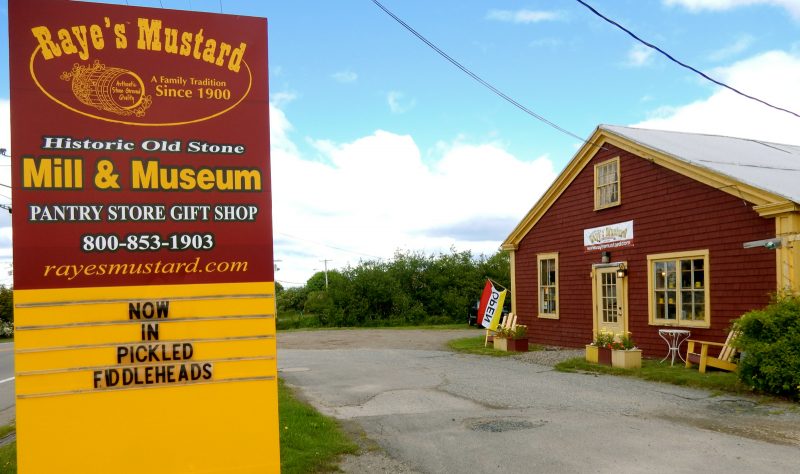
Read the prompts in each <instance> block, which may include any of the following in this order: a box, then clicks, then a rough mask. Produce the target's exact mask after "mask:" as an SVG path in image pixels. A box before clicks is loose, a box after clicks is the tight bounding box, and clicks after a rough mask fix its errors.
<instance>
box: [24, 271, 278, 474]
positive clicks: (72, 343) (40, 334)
mask: <svg viewBox="0 0 800 474" xmlns="http://www.w3.org/2000/svg"><path fill="white" fill-rule="evenodd" d="M131 295H136V296H135V298H132V297H131ZM14 300H15V301H14V303H15V319H16V336H15V344H16V373H17V379H16V384H17V419H18V421H17V440H18V452H19V465H20V466H24V470H25V471H24V472H32V473H71V472H75V473H90V472H97V473H111V472H113V473H142V472H168V473H179V472H180V473H192V472H198V473H199V472H202V473H214V472H220V473H221V472H225V473H228V472H237V473H265V472H279V471H280V462H279V453H278V446H279V443H278V439H277V437H278V417H277V403H278V402H277V362H276V346H275V316H274V315H275V299H274V284H273V283H271V282H265V283H230V284H208V285H163V286H141V287H110V288H85V289H51V290H21V291H16V292H15V293H14ZM254 407H257V408H258V409H254ZM200 434H202V436H200ZM21 472H22V471H21Z"/></svg>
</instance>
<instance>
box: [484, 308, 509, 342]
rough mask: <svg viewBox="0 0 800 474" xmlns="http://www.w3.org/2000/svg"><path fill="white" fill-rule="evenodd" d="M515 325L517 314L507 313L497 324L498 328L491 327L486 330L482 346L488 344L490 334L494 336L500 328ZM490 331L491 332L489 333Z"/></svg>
mask: <svg viewBox="0 0 800 474" xmlns="http://www.w3.org/2000/svg"><path fill="white" fill-rule="evenodd" d="M516 327H517V315H516V314H514V313H508V314H507V315H506V316H505V317H504V318H503V319H502V320H501V321H500V324H498V325H497V328H498V330H497V331H492V330H491V329H487V330H486V338H485V339H484V340H483V347H486V346H487V345H488V344H489V336H490V335H491V336H492V337H494V335H495V334H497V333H498V332H500V329H511V330H513V329H514V328H516ZM490 333H491V334H490Z"/></svg>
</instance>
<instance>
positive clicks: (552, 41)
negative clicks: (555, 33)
mask: <svg viewBox="0 0 800 474" xmlns="http://www.w3.org/2000/svg"><path fill="white" fill-rule="evenodd" d="M562 44H564V41H563V40H560V39H558V38H539V39H536V40H533V41H531V42H530V43H528V46H530V47H532V48H539V47H546V48H551V49H553V48H557V47H558V46H561V45H562Z"/></svg>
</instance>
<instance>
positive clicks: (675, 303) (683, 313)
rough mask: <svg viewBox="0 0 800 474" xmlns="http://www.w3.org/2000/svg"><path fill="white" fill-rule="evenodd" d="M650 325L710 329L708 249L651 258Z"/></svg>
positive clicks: (648, 260) (650, 256)
mask: <svg viewBox="0 0 800 474" xmlns="http://www.w3.org/2000/svg"><path fill="white" fill-rule="evenodd" d="M647 263H648V268H649V275H648V279H647V282H648V287H649V289H650V291H649V293H650V294H649V300H650V324H656V325H666V326H689V327H704V328H707V327H710V326H711V321H710V314H711V313H710V311H709V309H710V308H709V303H710V301H709V285H708V282H709V276H708V275H709V273H708V250H698V251H694V252H680V253H672V254H660V255H649V256H648V257H647Z"/></svg>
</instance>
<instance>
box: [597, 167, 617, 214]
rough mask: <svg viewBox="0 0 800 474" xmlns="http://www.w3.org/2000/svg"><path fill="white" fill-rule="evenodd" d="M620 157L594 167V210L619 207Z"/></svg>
mask: <svg viewBox="0 0 800 474" xmlns="http://www.w3.org/2000/svg"><path fill="white" fill-rule="evenodd" d="M619 204H620V192H619V157H616V158H612V159H610V160H608V161H604V162H602V163H598V164H596V165H595V167H594V209H595V210H599V209H605V208H607V207H613V206H619Z"/></svg>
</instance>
